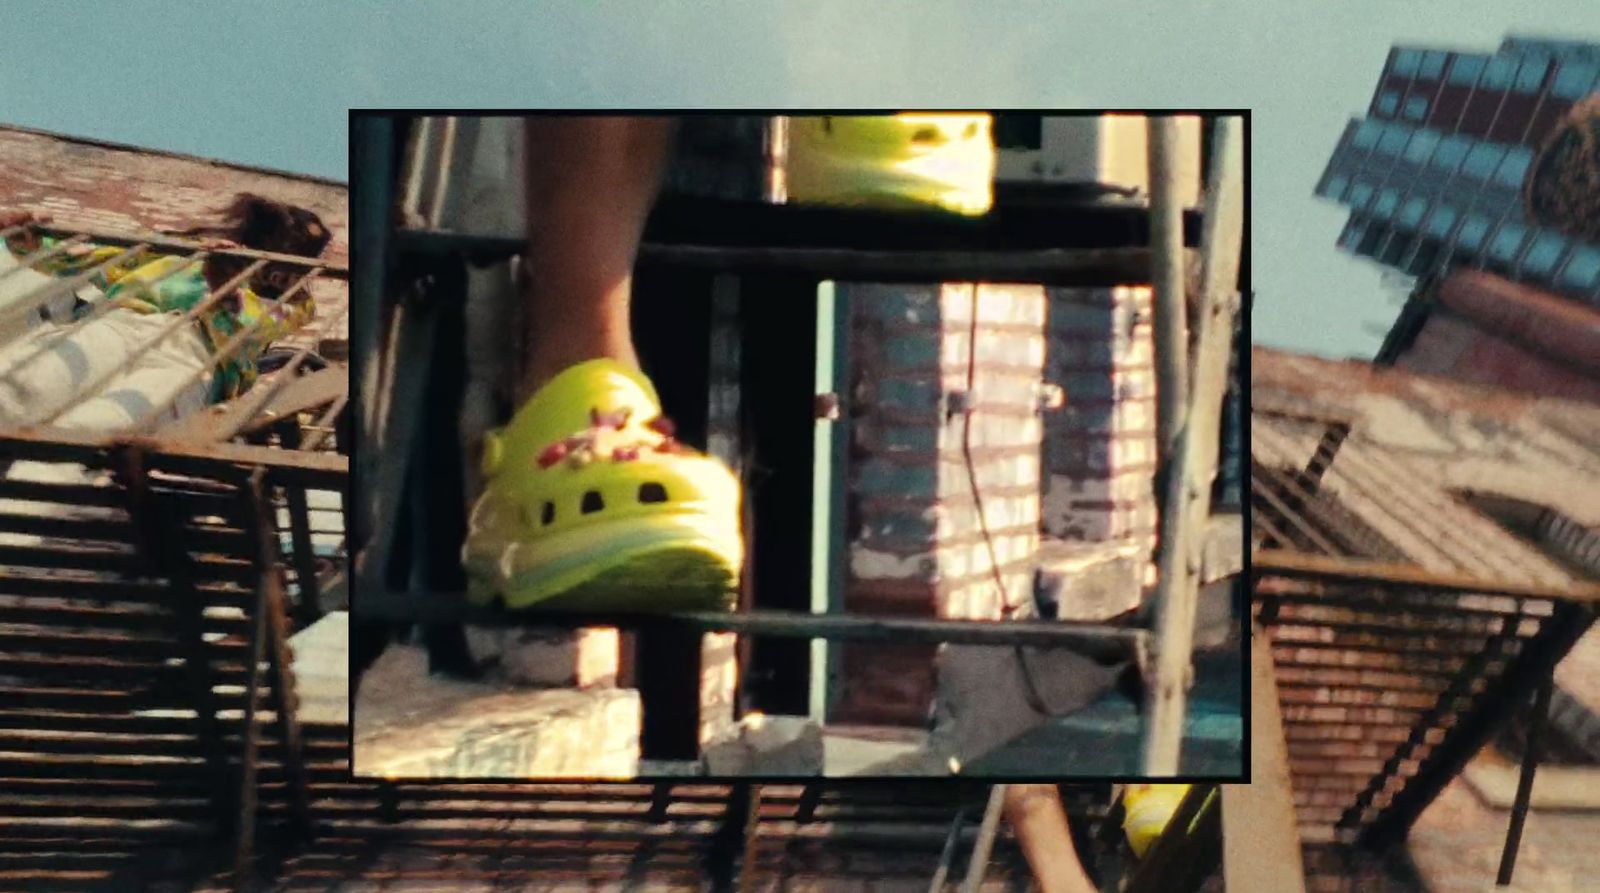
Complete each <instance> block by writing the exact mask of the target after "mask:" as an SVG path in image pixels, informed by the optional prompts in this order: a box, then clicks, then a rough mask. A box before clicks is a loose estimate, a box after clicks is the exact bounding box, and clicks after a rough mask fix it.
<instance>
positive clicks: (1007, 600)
mask: <svg viewBox="0 0 1600 893" xmlns="http://www.w3.org/2000/svg"><path fill="white" fill-rule="evenodd" d="M977 382H978V286H977V285H973V286H972V313H971V316H970V318H969V319H968V327H967V399H966V405H965V406H964V407H962V417H963V419H962V425H961V456H962V459H963V460H964V462H965V464H966V466H967V483H968V485H969V486H970V487H971V489H972V502H973V506H974V507H975V508H976V509H977V510H978V529H979V530H980V531H981V532H982V533H983V543H984V546H985V547H986V548H987V549H988V552H989V572H990V573H991V574H992V575H993V576H994V585H995V587H996V588H997V589H999V591H1000V607H1001V611H1002V616H1004V617H1006V618H1009V617H1010V616H1011V614H1012V613H1013V611H1014V608H1013V606H1012V604H1011V596H1010V594H1009V593H1008V592H1007V591H1006V580H1005V575H1004V574H1002V573H1001V572H1000V553H999V551H998V550H996V549H995V545H994V536H993V535H992V534H991V533H990V532H989V517H988V514H987V513H986V512H985V511H984V509H983V491H982V489H981V488H980V487H979V486H978V470H977V467H976V466H975V465H974V464H973V462H972V416H973V415H974V414H975V412H976V401H975V397H974V394H975V393H976V392H975V390H974V388H976V386H977ZM1012 648H1013V650H1014V651H1015V652H1016V655H1017V668H1018V669H1019V670H1020V671H1021V673H1022V684H1023V686H1024V687H1025V689H1026V692H1025V694H1026V697H1027V699H1028V706H1029V707H1032V708H1033V709H1034V710H1036V711H1038V712H1039V713H1040V714H1041V715H1044V716H1049V715H1050V711H1049V710H1048V709H1046V708H1045V705H1044V698H1042V697H1040V696H1039V689H1038V686H1037V685H1035V684H1034V680H1033V672H1032V671H1031V670H1029V669H1028V660H1027V655H1025V654H1024V653H1023V650H1022V646H1021V645H1013V646H1012Z"/></svg>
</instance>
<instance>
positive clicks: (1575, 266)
mask: <svg viewBox="0 0 1600 893" xmlns="http://www.w3.org/2000/svg"><path fill="white" fill-rule="evenodd" d="M1561 281H1562V283H1564V284H1566V285H1570V286H1573V287H1574V288H1588V287H1589V286H1591V285H1595V284H1596V283H1600V248H1594V247H1591V246H1587V245H1585V246H1581V247H1579V248H1578V249H1577V250H1575V251H1573V252H1572V256H1571V257H1569V258H1567V266H1566V268H1565V269H1563V270H1562V271H1561Z"/></svg>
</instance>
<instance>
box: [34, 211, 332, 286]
mask: <svg viewBox="0 0 1600 893" xmlns="http://www.w3.org/2000/svg"><path fill="white" fill-rule="evenodd" d="M34 228H35V229H37V230H39V231H40V232H43V233H48V234H49V235H52V236H57V237H70V236H79V235H81V236H86V237H88V239H89V241H90V242H93V243H95V244H97V245H113V246H118V245H139V246H143V247H145V248H161V249H166V250H169V251H175V252H181V251H203V252H209V253H211V254H220V255H225V256H232V257H243V258H248V259H250V260H263V261H271V262H273V263H281V264H292V265H295V266H301V267H315V266H326V267H327V270H328V272H329V273H330V274H332V275H333V276H334V277H335V278H338V279H343V278H345V277H346V276H348V275H349V269H348V268H347V267H345V266H344V265H342V264H332V263H327V262H325V261H323V260H320V259H318V258H310V257H304V256H302V255H298V254H278V253H276V252H272V251H258V250H256V249H254V248H246V247H244V246H243V245H239V246H232V247H228V248H207V247H206V245H205V243H203V242H198V241H195V240H193V239H184V238H179V237H176V236H169V235H164V234H161V233H141V234H129V233H122V232H113V231H110V230H100V229H93V228H84V227H70V228H69V227H60V226H53V225H50V224H45V225H42V226H39V225H36V226H35V227H34Z"/></svg>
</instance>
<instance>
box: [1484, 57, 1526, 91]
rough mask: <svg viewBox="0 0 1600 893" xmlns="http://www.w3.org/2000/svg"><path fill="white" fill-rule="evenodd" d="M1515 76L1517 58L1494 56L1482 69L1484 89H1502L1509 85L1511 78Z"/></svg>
mask: <svg viewBox="0 0 1600 893" xmlns="http://www.w3.org/2000/svg"><path fill="white" fill-rule="evenodd" d="M1516 76H1517V60H1516V59H1515V58H1513V57H1507V56H1496V57H1494V58H1493V59H1490V60H1489V64H1488V66H1487V67H1485V68H1484V69H1483V83H1482V84H1481V86H1482V87H1483V88H1484V89H1485V90H1504V89H1506V88H1508V87H1510V86H1511V80H1512V78H1515V77H1516Z"/></svg>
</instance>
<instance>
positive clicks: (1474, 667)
mask: <svg viewBox="0 0 1600 893" xmlns="http://www.w3.org/2000/svg"><path fill="white" fill-rule="evenodd" d="M1507 625H1508V626H1509V625H1510V624H1509V621H1508V623H1507ZM1512 635H1513V634H1512V633H1511V632H1510V631H1509V630H1507V631H1505V632H1502V634H1501V635H1500V636H1499V637H1497V638H1498V640H1499V641H1504V640H1506V639H1509V638H1511V637H1512ZM1493 641H1494V640H1491V644H1492V643H1493ZM1490 652H1491V648H1488V647H1485V648H1484V649H1483V650H1482V651H1481V652H1479V653H1477V654H1475V655H1471V656H1468V658H1467V659H1466V660H1465V661H1464V662H1463V663H1462V666H1461V670H1460V672H1459V673H1458V674H1457V675H1456V678H1455V679H1453V680H1451V682H1450V685H1449V686H1448V687H1446V688H1445V690H1444V691H1442V692H1440V693H1439V697H1438V700H1437V701H1436V702H1435V704H1434V706H1433V707H1432V708H1431V709H1429V710H1427V711H1426V712H1424V713H1423V714H1422V716H1421V717H1419V718H1418V719H1417V720H1416V721H1415V722H1414V723H1412V725H1411V733H1410V734H1409V735H1407V736H1406V740H1405V741H1404V742H1402V743H1401V744H1400V746H1399V747H1397V748H1395V750H1394V752H1393V753H1392V754H1390V756H1389V757H1388V759H1387V760H1385V761H1384V765H1383V768H1382V770H1380V771H1379V772H1378V773H1376V774H1374V775H1373V776H1372V779H1371V780H1370V781H1369V782H1368V783H1367V787H1366V789H1365V790H1363V791H1362V792H1361V793H1360V794H1359V795H1357V797H1356V800H1355V803H1354V804H1352V805H1351V806H1350V807H1349V808H1348V809H1346V810H1345V813H1344V815H1343V816H1342V817H1341V818H1340V820H1339V825H1340V826H1341V827H1344V828H1352V829H1353V828H1357V827H1359V826H1360V825H1361V824H1362V819H1363V818H1364V816H1365V814H1366V812H1367V810H1368V809H1370V808H1371V807H1372V804H1373V801H1374V800H1375V799H1376V798H1377V797H1378V795H1379V794H1380V793H1382V792H1383V790H1384V789H1385V787H1387V785H1388V784H1389V782H1390V781H1391V780H1392V779H1393V778H1394V777H1395V776H1397V775H1399V774H1400V764H1401V763H1403V762H1405V761H1407V760H1410V759H1412V758H1413V757H1412V754H1413V753H1414V752H1415V751H1416V749H1417V748H1418V747H1419V746H1421V745H1422V744H1423V737H1424V735H1426V733H1427V731H1428V730H1429V729H1432V728H1437V727H1439V726H1440V725H1441V724H1442V723H1443V721H1444V719H1445V718H1446V717H1447V716H1449V715H1452V714H1455V713H1459V712H1460V710H1459V707H1460V705H1461V703H1462V702H1463V700H1465V701H1466V703H1468V704H1470V703H1471V701H1472V700H1473V698H1474V695H1473V693H1472V691H1471V686H1472V684H1473V683H1474V682H1475V681H1476V680H1477V679H1478V678H1479V677H1480V676H1482V675H1483V674H1484V672H1485V669H1486V667H1485V664H1486V663H1487V661H1488V657H1489V655H1490Z"/></svg>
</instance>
